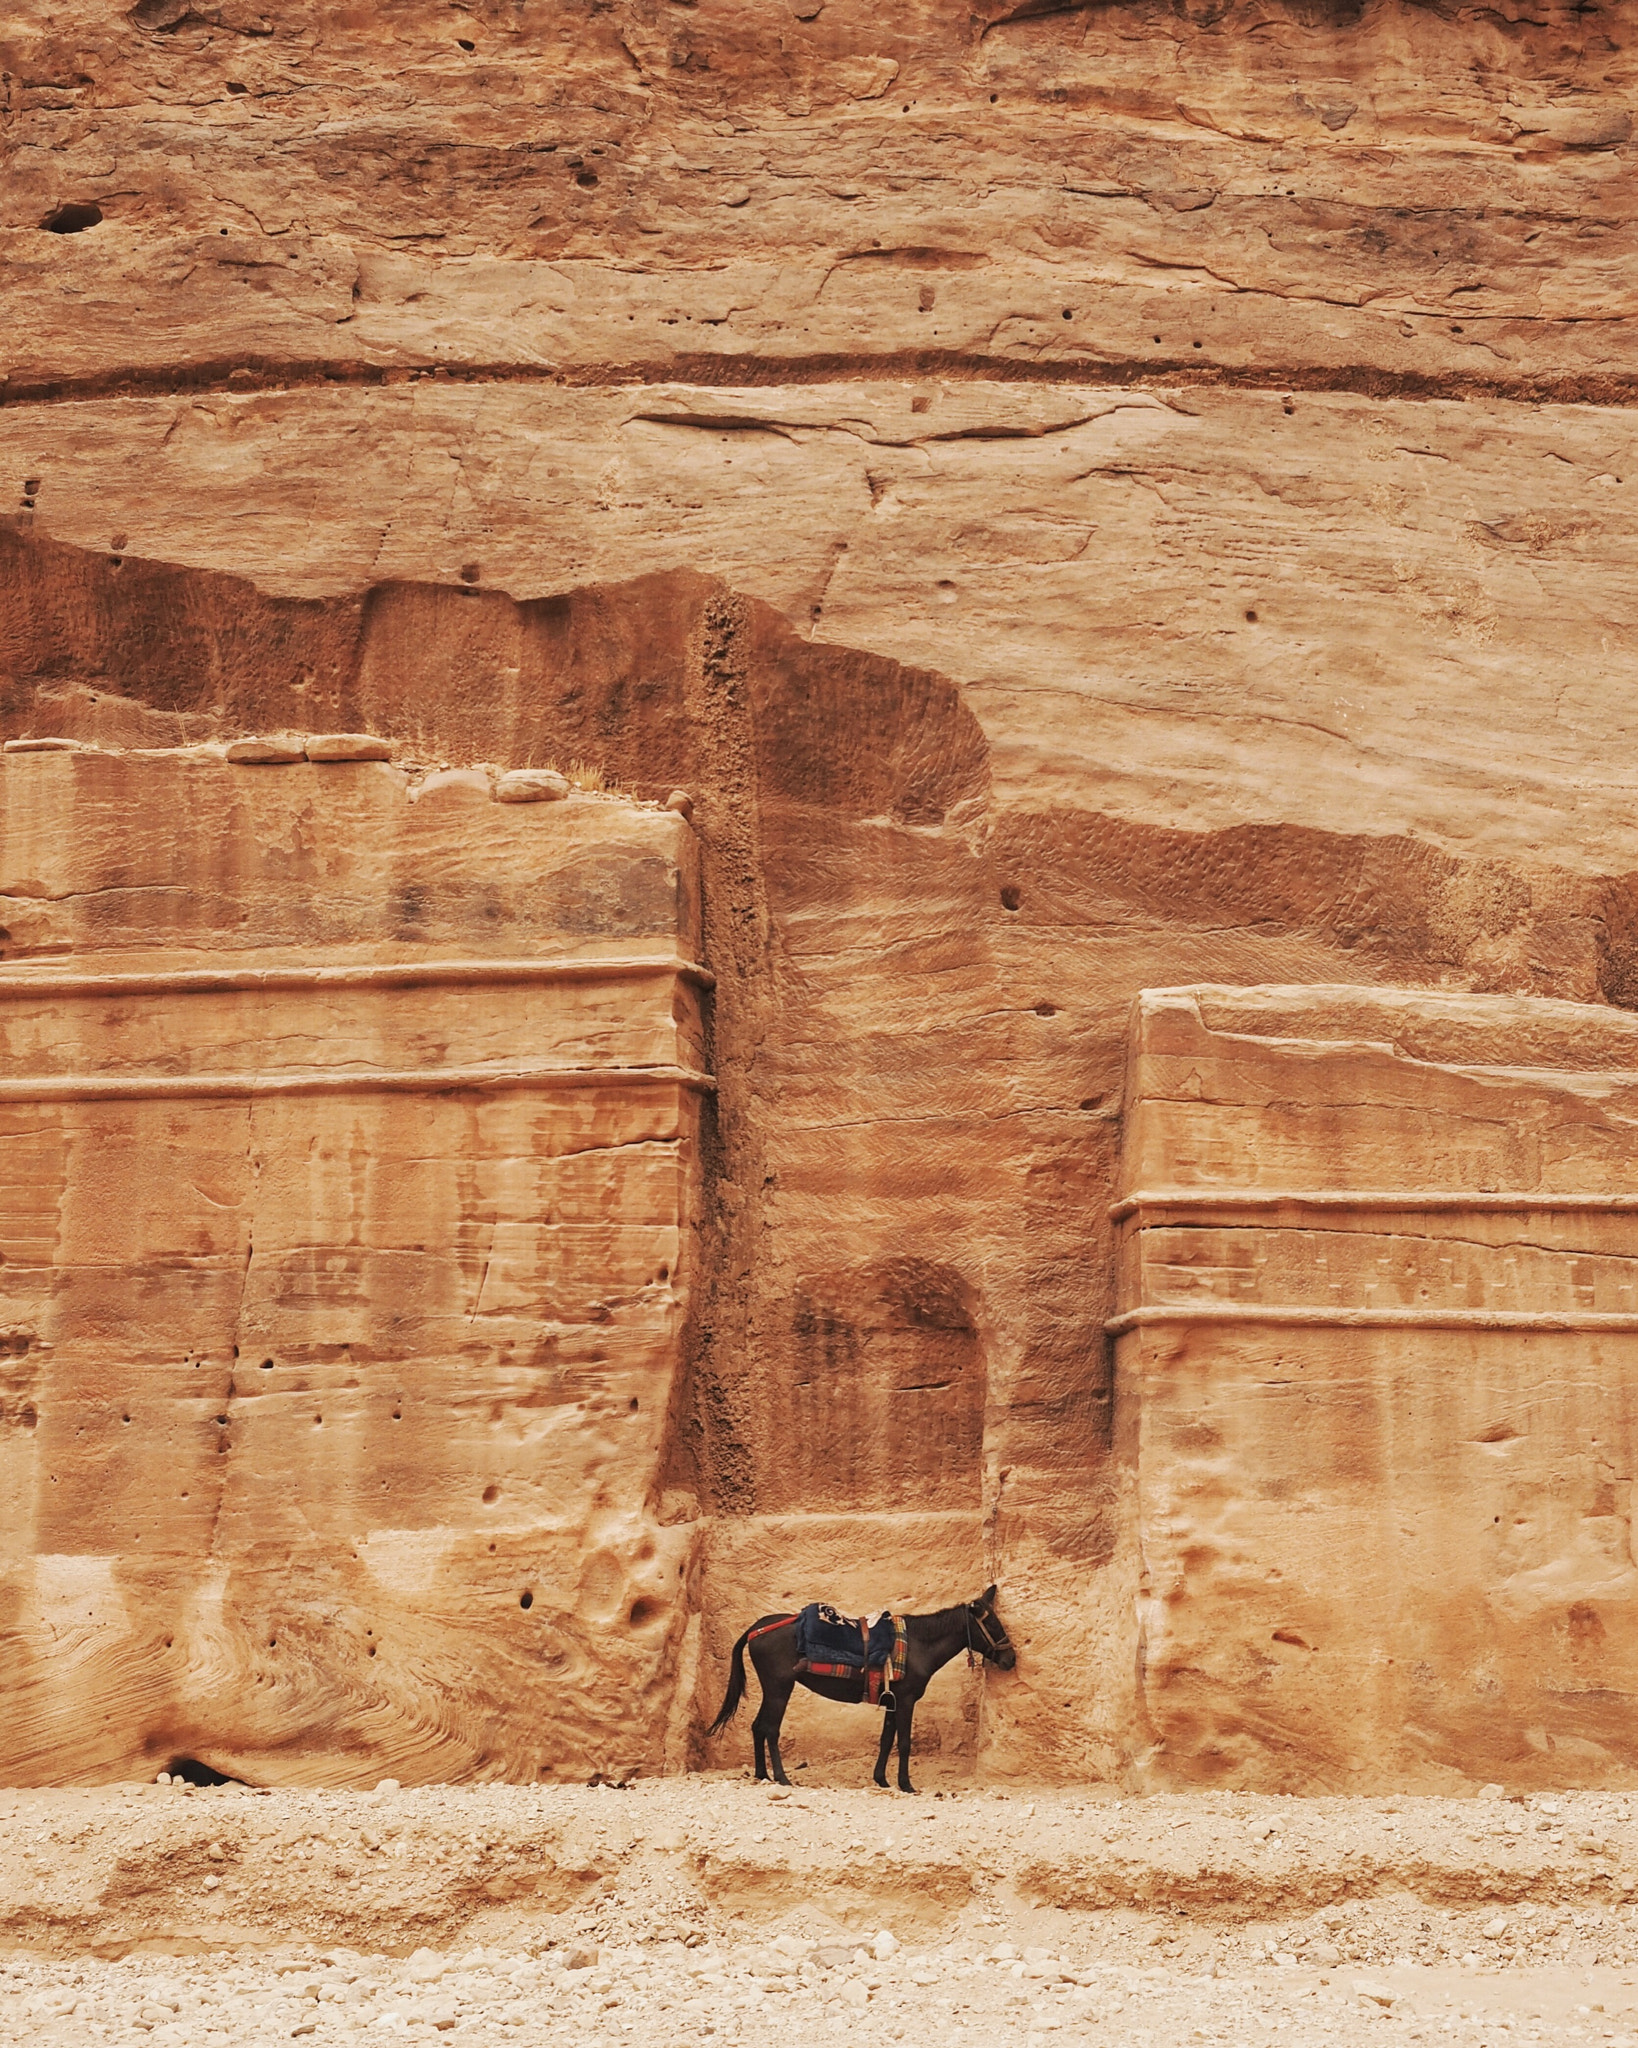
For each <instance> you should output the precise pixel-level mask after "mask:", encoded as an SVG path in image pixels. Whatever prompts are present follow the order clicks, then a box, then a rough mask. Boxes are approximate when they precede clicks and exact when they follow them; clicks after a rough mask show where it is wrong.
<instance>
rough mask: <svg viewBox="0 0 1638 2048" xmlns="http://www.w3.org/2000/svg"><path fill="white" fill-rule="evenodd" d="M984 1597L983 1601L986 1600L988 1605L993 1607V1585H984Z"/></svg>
mask: <svg viewBox="0 0 1638 2048" xmlns="http://www.w3.org/2000/svg"><path fill="white" fill-rule="evenodd" d="M984 1598H985V1601H986V1602H987V1603H988V1604H989V1605H990V1606H991V1607H993V1606H994V1605H995V1588H994V1586H986V1587H985V1588H984Z"/></svg>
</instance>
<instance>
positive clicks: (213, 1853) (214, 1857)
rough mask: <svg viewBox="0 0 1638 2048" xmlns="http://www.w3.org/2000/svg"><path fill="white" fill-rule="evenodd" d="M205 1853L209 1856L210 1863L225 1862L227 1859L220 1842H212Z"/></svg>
mask: <svg viewBox="0 0 1638 2048" xmlns="http://www.w3.org/2000/svg"><path fill="white" fill-rule="evenodd" d="M205 1854H206V1855H207V1856H208V1857H209V1858H210V1860H211V1861H212V1863H225V1862H226V1861H227V1851H226V1850H225V1849H224V1848H223V1847H222V1845H221V1843H220V1842H212V1843H211V1845H210V1847H209V1848H208V1849H207V1850H206V1851H205Z"/></svg>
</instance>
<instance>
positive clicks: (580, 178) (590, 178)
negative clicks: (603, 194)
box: [574, 171, 597, 192]
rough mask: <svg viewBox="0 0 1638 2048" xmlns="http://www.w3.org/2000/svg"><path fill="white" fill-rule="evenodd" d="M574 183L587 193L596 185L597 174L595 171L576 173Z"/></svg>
mask: <svg viewBox="0 0 1638 2048" xmlns="http://www.w3.org/2000/svg"><path fill="white" fill-rule="evenodd" d="M574 181H575V183H576V184H577V185H578V186H580V187H581V189H582V190H583V191H586V192H589V191H590V190H591V188H592V187H593V185H595V184H596V183H597V173H596V172H595V171H576V172H575V174H574Z"/></svg>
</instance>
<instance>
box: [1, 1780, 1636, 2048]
mask: <svg viewBox="0 0 1638 2048" xmlns="http://www.w3.org/2000/svg"><path fill="white" fill-rule="evenodd" d="M1633 1813H1634V1809H1633V1804H1632V1802H1631V1801H1629V1800H1628V1799H1627V1798H1626V1797H1625V1796H1624V1795H1620V1796H1611V1795H1591V1794H1562V1795H1558V1796H1556V1797H1551V1798H1538V1797H1534V1796H1532V1797H1531V1798H1530V1799H1528V1800H1507V1799H1502V1798H1499V1797H1493V1798H1489V1799H1484V1798H1481V1799H1477V1800H1472V1799H1469V1800H1459V1801H1458V1800H1429V1799H1402V1800H1374V1801H1359V1800H1355V1801H1348V1800H1341V1799H1337V1800H1298V1799H1262V1798H1250V1797H1245V1796H1240V1795H1233V1794H1212V1795H1201V1796H1164V1797H1155V1798H1149V1799H1143V1800H1137V1801H1133V1800H1117V1799H1115V1798H1113V1797H1112V1796H1111V1797H1107V1798H1106V1797H1101V1796H1097V1795H1095V1794H1093V1793H1091V1792H1088V1793H1086V1794H1082V1795H1076V1794H1074V1793H1066V1792H1062V1791H1054V1792H1041V1793H1033V1794H1032V1793H1028V1792H1011V1793H997V1792H993V1791H976V1790H972V1789H966V1790H963V1791H961V1792H960V1793H959V1794H957V1793H956V1791H955V1790H954V1788H951V1789H949V1790H947V1791H945V1792H944V1793H943V1794H942V1796H938V1797H928V1798H924V1799H922V1800H918V1801H911V1800H900V1799H897V1798H895V1797H893V1796H892V1795H884V1794H878V1793H874V1792H868V1791H860V1790H857V1789H855V1788H852V1787H838V1788H823V1787H819V1786H813V1787H804V1788H803V1789H802V1790H800V1791H797V1792H794V1793H792V1794H790V1795H788V1796H785V1797H783V1798H781V1797H779V1796H778V1795H776V1794H771V1793H770V1792H768V1791H767V1790H766V1789H765V1788H760V1787H756V1786H753V1785H750V1784H748V1783H745V1782H743V1781H740V1780H736V1779H716V1780H710V1779H701V1778H692V1779H685V1780H667V1781H656V1782H654V1783H648V1784H640V1785H636V1786H633V1787H631V1788H629V1789H628V1790H623V1791H616V1790H614V1789H612V1788H606V1787H600V1788H589V1787H580V1788H562V1787H559V1788H552V1789H549V1790H541V1791H537V1790H535V1789H533V1788H515V1787H506V1786H480V1787H472V1788H466V1789H461V1790H454V1789H451V1788H439V1787H433V1788H427V1789H425V1790H419V1791H414V1792H401V1791H399V1790H398V1789H397V1788H396V1787H393V1786H386V1787H384V1788H382V1789H380V1790H379V1791H377V1792H376V1793H302V1792H274V1793H256V1792H251V1791H249V1790H247V1789H244V1788H239V1787H230V1788H221V1789H217V1790H211V1791H204V1790H200V1791H194V1790H192V1789H191V1788H190V1789H188V1790H183V1789H182V1788H180V1787H174V1788H160V1789H155V1788H141V1789H132V1788H126V1789H122V1790H107V1791H97V1792H82V1793H10V1794H0V2042H3V2043H5V2044H8V2048H9V2044H10V2043H13V2042H16V2043H19V2044H23V2043H28V2044H33V2043H58V2042H61V2043H64V2044H68V2043H76V2044H77V2043H90V2042H109V2041H112V2042H121V2041H134V2040H136V2039H138V2038H139V2037H141V2038H144V2039H148V2040H152V2041H155V2042H161V2041H163V2042H179V2043H187V2044H190V2048H192V2044H203V2043H207V2042H208V2043H224V2044H226V2043H232V2044H240V2043H244V2044H250V2043H257V2044H260V2043H265V2042H278V2041H285V2040H309V2041H312V2042H314V2043H319V2044H321V2043H324V2042H331V2041H346V2040H352V2039H353V2038H354V2037H356V2036H363V2035H365V2034H367V2035H368V2037H369V2039H371V2040H377V2039H380V2040H386V2039H389V2038H397V2037H399V2036H406V2037H411V2036H412V2037H414V2038H416V2039H420V2040H425V2041H429V2042H430V2041H448V2042H492V2041H493V2042H519V2043H525V2044H527V2043H535V2042H540V2043H551V2044H554V2048H555V2044H558V2043H563V2044H568V2048H579V2044H582V2043H584V2044H587V2048H590V2044H592V2043H598V2044H609V2043H617V2042H623V2041H626V2040H630V2041H631V2042H633V2043H634V2044H639V2048H641V2044H649V2043H653V2044H656V2048H658V2044H661V2043H663V2044H664V2048H727V2044H735V2043H739V2042H744V2043H746V2044H747V2048H749V2044H751V2043H759V2042H761V2041H764V2040H767V2041H771V2042H784V2041H794V2040H799V2039H802V2038H805V2037H807V2036H818V2037H821V2038H824V2039H836V2040H842V2039H845V2038H846V2037H848V2036H849V2035H850V2034H852V2033H854V2032H855V2031H857V2030H859V2029H861V2028H862V2029H863V2030H864V2031H865V2032H866V2033H868V2034H869V2035H870V2036H871V2037H872V2038H874V2039H885V2040H888V2041H896V2040H899V2039H904V2040H906V2041H910V2040H914V2041H918V2042H919V2041H922V2040H926V2041H930V2042H933V2043H943V2044H968V2043H971V2044H973V2048H977V2044H979V2043H983V2044H985V2048H989V2044H1000V2048H1028V2044H1033V2048H1047V2044H1048V2042H1049V2038H1050V2040H1051V2041H1052V2042H1053V2043H1057V2042H1063V2043H1065V2044H1068V2043H1073V2042H1078V2041H1086V2042H1088V2043H1099V2044H1103V2043H1107V2044H1110V2048H1173V2044H1184V2043H1192V2042H1205V2043H1221V2044H1224V2048H1245V2044H1254V2043H1263V2042H1267V2041H1269V2040H1271V2039H1273V2038H1274V2037H1275V2036H1276V2035H1281V2034H1287V2035H1290V2036H1292V2037H1293V2038H1295V2039H1300V2040H1302V2041H1305V2042H1306V2041H1327V2042H1338V2043H1353V2042H1355V2041H1359V2042H1376V2043H1384V2044H1386V2043H1393V2042H1398V2041H1401V2040H1408V2041H1426V2042H1446V2041H1449V2042H1452V2043H1456V2042H1460V2043H1483V2044H1487V2048H1503V2044H1523V2043H1530V2042H1542V2043H1558V2042H1564V2043H1571V2042H1577V2043H1595V2042H1607V2043H1611V2044H1614V2048H1638V1988H1635V1987H1638V1904H1633V1903H1630V1901H1631V1900H1632V1899H1633V1896H1634V1894H1635V1893H1638V1823H1635V1821H1634V1818H1633Z"/></svg>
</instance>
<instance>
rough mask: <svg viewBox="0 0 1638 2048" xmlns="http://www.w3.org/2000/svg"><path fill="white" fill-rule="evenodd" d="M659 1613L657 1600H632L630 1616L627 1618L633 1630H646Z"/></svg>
mask: <svg viewBox="0 0 1638 2048" xmlns="http://www.w3.org/2000/svg"><path fill="white" fill-rule="evenodd" d="M659 1612H660V1603H659V1601H658V1600H649V1599H647V1598H644V1599H641V1600H633V1601H632V1603H631V1614H630V1616H629V1617H628V1618H629V1620H630V1622H631V1625H632V1627H633V1628H646V1627H647V1626H648V1624H649V1623H650V1622H651V1621H653V1620H654V1619H655V1618H656V1617H657V1616H658V1614H659Z"/></svg>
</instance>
